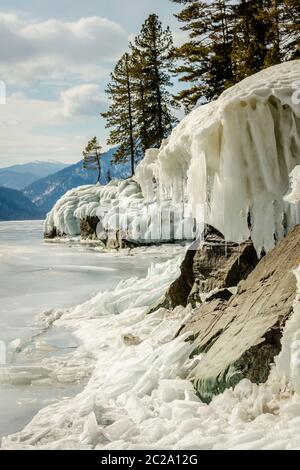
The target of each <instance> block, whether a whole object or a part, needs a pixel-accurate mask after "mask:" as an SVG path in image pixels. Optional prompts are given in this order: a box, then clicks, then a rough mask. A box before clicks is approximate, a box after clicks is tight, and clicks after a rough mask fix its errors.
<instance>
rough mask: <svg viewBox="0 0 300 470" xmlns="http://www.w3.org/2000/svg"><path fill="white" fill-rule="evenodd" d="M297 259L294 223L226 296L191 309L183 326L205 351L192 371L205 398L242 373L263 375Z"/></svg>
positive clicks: (287, 305) (288, 305)
mask: <svg viewBox="0 0 300 470" xmlns="http://www.w3.org/2000/svg"><path fill="white" fill-rule="evenodd" d="M299 261H300V226H299V225H298V226H297V227H295V228H294V230H293V231H292V232H290V234H289V235H288V236H287V237H286V238H285V239H284V240H282V241H281V242H280V243H279V244H278V245H277V247H275V248H274V249H273V250H272V251H270V252H269V253H268V254H267V255H266V256H265V257H264V258H263V259H262V260H261V261H260V262H259V263H258V265H257V266H256V268H255V269H254V270H253V271H252V273H251V274H249V276H248V277H247V279H246V280H243V281H241V282H240V283H239V286H238V290H237V293H236V294H235V295H233V296H232V297H231V298H230V299H229V300H228V301H226V300H222V299H214V300H212V301H211V302H206V303H204V304H203V305H201V306H200V308H198V309H197V310H195V315H194V316H193V319H192V321H191V322H190V323H189V324H188V325H186V327H185V328H184V329H183V331H184V332H186V331H190V332H191V337H193V338H197V339H196V342H195V345H196V349H195V353H199V352H206V354H205V356H204V357H203V358H202V359H201V361H200V362H199V364H198V366H197V367H196V368H195V370H194V371H193V374H192V375H193V377H194V380H195V384H196V387H197V389H198V392H199V395H200V396H201V398H202V399H203V400H205V401H209V400H210V399H211V397H212V395H214V394H217V393H220V392H222V391H223V390H224V389H225V388H226V387H230V386H233V385H235V384H236V383H237V382H239V381H240V380H241V379H242V378H248V379H250V380H251V381H253V382H256V383H260V382H264V381H265V380H266V379H267V377H268V375H269V371H270V366H271V364H272V362H273V361H274V357H275V356H276V355H277V354H278V353H279V351H280V338H281V335H282V328H283V326H284V324H285V322H286V320H287V319H288V318H289V316H290V315H291V312H292V309H293V302H294V299H295V295H296V279H295V277H294V275H293V273H292V269H293V268H295V267H296V266H297V265H298V264H299Z"/></svg>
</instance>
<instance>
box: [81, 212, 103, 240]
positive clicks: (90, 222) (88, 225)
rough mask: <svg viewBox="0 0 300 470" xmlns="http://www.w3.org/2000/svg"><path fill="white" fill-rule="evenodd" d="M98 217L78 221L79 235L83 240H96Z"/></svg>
mask: <svg viewBox="0 0 300 470" xmlns="http://www.w3.org/2000/svg"><path fill="white" fill-rule="evenodd" d="M98 223H99V219H98V217H86V218H85V219H81V220H80V235H81V238H82V239H84V240H97V238H98V237H97V225H98Z"/></svg>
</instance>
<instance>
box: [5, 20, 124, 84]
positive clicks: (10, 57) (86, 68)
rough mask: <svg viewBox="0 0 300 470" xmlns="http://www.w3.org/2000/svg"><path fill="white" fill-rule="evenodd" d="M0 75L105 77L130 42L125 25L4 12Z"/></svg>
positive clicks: (17, 79) (24, 79) (20, 78)
mask: <svg viewBox="0 0 300 470" xmlns="http://www.w3.org/2000/svg"><path fill="white" fill-rule="evenodd" d="M0 44H5V47H1V49H0V78H2V79H3V80H6V81H7V83H11V84H27V85H28V84H30V82H35V81H37V80H44V79H49V78H52V79H63V78H65V77H66V76H67V77H70V76H72V75H75V76H77V77H78V78H82V79H84V80H86V79H87V77H88V79H89V80H91V78H92V79H96V78H97V79H98V78H100V77H102V76H103V63H105V62H111V61H114V60H115V59H116V58H117V57H118V56H119V55H120V54H121V53H122V52H123V51H124V48H125V47H126V45H127V37H126V34H125V32H124V30H123V29H122V27H121V26H120V25H119V24H117V23H115V22H113V21H110V20H108V19H106V18H102V17H100V16H93V17H88V18H80V19H79V20H77V21H72V22H66V21H59V20H56V19H50V20H47V21H36V20H28V19H27V20H25V19H23V18H21V17H20V16H18V15H17V14H13V13H10V14H6V13H1V12H0Z"/></svg>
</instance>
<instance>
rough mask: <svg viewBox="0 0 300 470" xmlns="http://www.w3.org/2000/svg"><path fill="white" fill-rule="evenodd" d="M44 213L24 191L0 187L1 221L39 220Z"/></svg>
mask: <svg viewBox="0 0 300 470" xmlns="http://www.w3.org/2000/svg"><path fill="white" fill-rule="evenodd" d="M43 218H44V213H43V211H41V210H40V209H38V208H37V207H36V206H35V205H34V204H33V203H32V202H31V201H30V200H29V199H28V198H27V197H26V196H24V194H23V193H21V192H20V191H16V190H15V189H10V188H3V187H0V221H4V220H31V219H32V220H38V219H43Z"/></svg>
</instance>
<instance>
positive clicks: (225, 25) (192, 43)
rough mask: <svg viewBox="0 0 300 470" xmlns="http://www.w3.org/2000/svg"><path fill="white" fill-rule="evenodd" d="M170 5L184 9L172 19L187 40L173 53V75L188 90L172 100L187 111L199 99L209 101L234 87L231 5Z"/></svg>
mask: <svg viewBox="0 0 300 470" xmlns="http://www.w3.org/2000/svg"><path fill="white" fill-rule="evenodd" d="M172 1H173V2H176V3H181V4H184V5H185V6H184V8H183V10H182V11H181V12H180V13H179V14H177V15H175V16H176V18H177V19H178V20H179V21H180V22H181V23H183V26H182V27H181V29H182V30H184V31H187V32H188V33H189V37H190V40H189V41H188V42H187V43H185V44H183V45H182V46H181V47H179V48H177V49H176V51H175V56H176V58H177V59H178V60H179V65H178V66H177V67H176V70H175V71H176V72H177V73H179V74H180V81H182V82H184V83H187V84H189V85H190V87H189V88H187V89H184V90H183V91H181V92H180V93H179V94H178V95H177V96H176V97H175V98H176V99H177V100H178V101H180V102H181V103H182V104H183V105H184V107H185V109H186V111H190V110H191V109H192V108H193V107H194V106H195V104H196V103H197V101H198V100H199V99H200V98H204V99H206V100H208V101H210V100H211V99H213V98H214V97H216V96H218V95H219V94H220V93H221V92H222V91H223V90H224V88H226V87H227V86H229V85H232V84H233V83H235V77H234V75H233V67H232V56H231V54H232V43H233V31H234V24H235V18H234V16H233V15H232V2H226V1H216V2H211V1H208V0H206V1H200V0H172Z"/></svg>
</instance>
